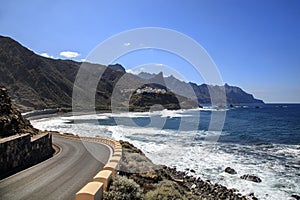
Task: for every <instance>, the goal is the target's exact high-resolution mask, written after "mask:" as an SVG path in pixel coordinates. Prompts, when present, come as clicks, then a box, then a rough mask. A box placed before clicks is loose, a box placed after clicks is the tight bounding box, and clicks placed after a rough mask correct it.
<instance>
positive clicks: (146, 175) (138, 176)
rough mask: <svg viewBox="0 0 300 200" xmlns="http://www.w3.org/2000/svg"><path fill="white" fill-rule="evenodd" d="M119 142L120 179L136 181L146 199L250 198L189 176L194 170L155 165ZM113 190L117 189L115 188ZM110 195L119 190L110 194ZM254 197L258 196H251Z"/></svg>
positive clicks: (143, 155) (139, 152)
mask: <svg viewBox="0 0 300 200" xmlns="http://www.w3.org/2000/svg"><path fill="white" fill-rule="evenodd" d="M120 143H121V144H122V146H123V157H122V160H121V163H120V170H119V176H125V177H127V178H129V179H131V180H133V181H134V182H136V183H137V184H138V185H139V187H140V188H141V189H142V191H143V194H144V195H145V199H149V198H150V197H151V198H154V199H164V198H167V199H178V198H179V199H206V200H215V199H229V200H231V199H232V200H240V199H242V200H245V199H247V198H246V196H243V195H241V194H240V193H238V190H236V189H231V188H227V187H225V186H223V185H221V184H218V183H211V182H210V181H209V180H203V179H201V178H200V177H198V178H197V177H194V176H190V175H188V173H189V172H192V171H194V170H193V169H188V170H187V169H186V171H178V170H177V169H176V167H168V166H165V165H155V164H153V163H152V161H151V160H150V159H149V158H147V157H146V156H145V154H144V153H143V152H142V151H141V150H139V149H137V148H136V147H134V146H133V145H132V144H130V143H128V142H124V141H120ZM113 188H114V190H116V188H115V187H113ZM110 192H117V191H108V193H110ZM252 195H254V194H252ZM108 196H109V195H108ZM151 198H150V199H151ZM251 198H255V197H254V196H251Z"/></svg>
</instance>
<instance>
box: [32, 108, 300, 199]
mask: <svg viewBox="0 0 300 200" xmlns="http://www.w3.org/2000/svg"><path fill="white" fill-rule="evenodd" d="M213 114H214V115H217V116H218V115H221V117H220V116H219V118H217V119H222V118H223V117H224V119H225V121H224V124H223V123H222V124H223V128H222V130H221V131H220V130H215V129H214V128H213V126H211V125H212V124H213V123H219V122H218V121H217V122H213V123H212V115H213ZM221 121H222V120H221ZM31 123H32V124H33V126H34V127H36V128H39V129H42V130H52V131H59V132H61V133H72V134H77V135H80V136H102V137H109V138H114V139H117V140H119V139H122V140H126V141H129V142H131V143H132V144H134V145H135V146H137V147H138V148H140V149H141V150H142V151H143V152H144V153H145V154H146V155H147V156H148V157H149V158H150V159H151V160H152V161H153V162H154V163H156V164H164V165H168V166H176V167H177V169H179V170H186V169H187V168H189V169H194V170H195V173H192V172H189V173H190V174H191V175H194V176H199V177H201V178H202V179H209V180H210V181H211V182H215V183H220V184H222V185H225V186H227V187H229V188H236V189H238V190H239V192H240V193H242V194H245V195H247V194H250V193H252V192H253V193H254V194H255V196H256V197H258V198H259V199H284V200H285V199H293V198H292V197H291V195H292V194H298V195H300V104H265V105H260V106H254V105H240V106H235V107H233V108H228V109H219V108H213V107H210V106H205V107H204V108H202V109H195V110H178V111H168V110H163V111H155V112H145V113H132V112H130V113H117V114H115V113H102V114H89V115H80V116H71V117H61V116H56V117H50V118H44V119H38V120H32V121H31ZM218 127H219V126H218ZM226 167H231V168H233V169H235V170H236V171H237V174H235V175H231V174H228V173H225V172H224V169H225V168H226ZM244 174H254V175H256V176H258V177H259V178H261V180H262V182H261V183H255V182H251V181H247V180H243V179H241V178H240V176H242V175H244Z"/></svg>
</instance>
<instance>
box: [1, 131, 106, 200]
mask: <svg viewBox="0 0 300 200" xmlns="http://www.w3.org/2000/svg"><path fill="white" fill-rule="evenodd" d="M53 143H54V144H56V145H58V146H59V147H60V148H61V151H60V152H59V153H58V154H57V155H55V156H53V157H52V158H50V159H48V160H46V161H44V162H42V163H40V164H38V165H35V166H33V167H31V168H29V169H26V170H24V171H21V172H19V173H17V174H15V175H12V176H10V177H8V178H6V179H3V180H0V199H1V200H21V199H22V200H27V199H30V200H48V199H49V200H54V199H55V200H59V199H62V200H68V199H72V200H74V199H75V193H76V192H78V191H79V190H80V189H81V188H82V187H83V186H84V185H85V184H86V183H88V182H89V181H91V180H92V179H93V177H94V176H95V175H96V174H97V173H98V172H99V171H100V170H101V169H102V168H103V166H104V164H105V163H106V161H107V160H108V159H109V156H110V149H109V147H107V146H106V145H104V144H100V143H92V142H85V143H84V145H83V143H82V142H81V141H80V140H73V139H68V138H63V137H58V136H53ZM86 147H88V149H89V150H92V151H93V155H97V157H98V159H95V158H94V157H93V156H92V155H91V154H90V153H89V151H88V150H87V148H86ZM98 160H101V161H102V162H103V163H102V162H100V161H98Z"/></svg>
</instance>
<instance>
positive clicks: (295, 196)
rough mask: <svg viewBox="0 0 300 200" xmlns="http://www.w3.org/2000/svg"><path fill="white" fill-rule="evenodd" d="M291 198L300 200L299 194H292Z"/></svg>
mask: <svg viewBox="0 0 300 200" xmlns="http://www.w3.org/2000/svg"><path fill="white" fill-rule="evenodd" d="M291 197H293V198H295V199H297V200H300V196H299V195H297V194H292V195H291Z"/></svg>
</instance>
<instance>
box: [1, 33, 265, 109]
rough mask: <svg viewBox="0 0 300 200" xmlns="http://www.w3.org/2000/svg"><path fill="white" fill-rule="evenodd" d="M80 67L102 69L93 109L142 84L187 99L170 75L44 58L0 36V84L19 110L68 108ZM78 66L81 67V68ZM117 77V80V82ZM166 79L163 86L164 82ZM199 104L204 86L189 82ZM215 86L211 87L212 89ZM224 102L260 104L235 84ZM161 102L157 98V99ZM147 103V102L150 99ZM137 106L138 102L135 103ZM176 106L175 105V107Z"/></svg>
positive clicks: (121, 99)
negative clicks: (142, 73) (113, 96)
mask: <svg viewBox="0 0 300 200" xmlns="http://www.w3.org/2000/svg"><path fill="white" fill-rule="evenodd" d="M81 66H84V67H83V71H84V73H86V74H89V76H86V81H89V80H88V79H90V78H92V79H99V78H100V77H97V75H95V74H92V75H91V73H89V72H90V71H91V70H96V71H98V72H102V73H103V74H102V76H101V79H100V81H99V83H98V86H97V89H96V94H95V97H96V98H95V99H96V102H95V107H96V109H97V110H110V109H111V97H112V94H116V95H117V99H116V101H117V102H116V104H117V106H121V107H122V106H123V104H124V102H125V103H126V101H128V99H129V98H130V96H131V95H132V94H133V93H132V91H134V90H135V89H137V88H139V87H140V86H141V85H143V84H152V86H154V87H157V85H163V86H168V89H171V90H172V92H173V93H174V94H176V95H180V96H183V97H187V98H191V97H192V95H191V94H189V93H188V91H186V90H185V88H186V86H187V84H189V83H185V82H181V81H179V80H177V79H175V78H174V77H168V78H163V77H162V74H158V75H151V74H150V76H149V75H147V74H146V76H147V77H142V78H141V77H139V76H136V75H133V74H129V73H126V71H125V69H124V68H123V67H122V66H121V65H119V64H115V65H109V66H104V65H99V64H91V63H81V62H76V61H72V60H60V59H51V58H45V57H42V56H39V55H37V54H35V53H34V52H33V51H31V50H29V49H27V48H25V47H23V46H22V45H21V44H19V43H18V42H16V41H15V40H13V39H11V38H9V37H3V36H0V85H4V86H5V87H6V88H7V89H8V90H9V95H10V96H11V97H12V100H13V101H14V103H15V105H16V107H17V108H18V109H19V110H21V111H31V110H40V109H45V108H66V109H69V110H70V109H71V107H72V92H73V87H74V81H75V79H76V75H77V72H78V70H79V68H80V67H81ZM81 69H82V68H81ZM120 80H121V81H120ZM164 82H166V85H164V84H165V83H164ZM190 85H191V86H192V88H193V89H194V91H195V93H196V95H197V98H198V99H197V100H198V102H199V103H209V102H210V97H209V93H208V89H207V88H208V87H210V86H207V85H200V86H199V85H196V84H192V83H190ZM217 87H218V86H215V88H216V90H218V88H217ZM225 88H226V94H227V102H228V103H261V102H262V101H260V100H256V99H254V98H253V96H252V95H250V94H247V93H245V92H244V91H242V90H241V89H239V88H238V87H231V86H228V85H225ZM79 90H80V95H81V96H82V97H85V96H88V95H87V92H88V91H87V90H86V89H83V88H80V89H79ZM160 102H161V101H160ZM150 104H151V102H150ZM137 106H138V107H139V105H137ZM175 107H176V106H175Z"/></svg>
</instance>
